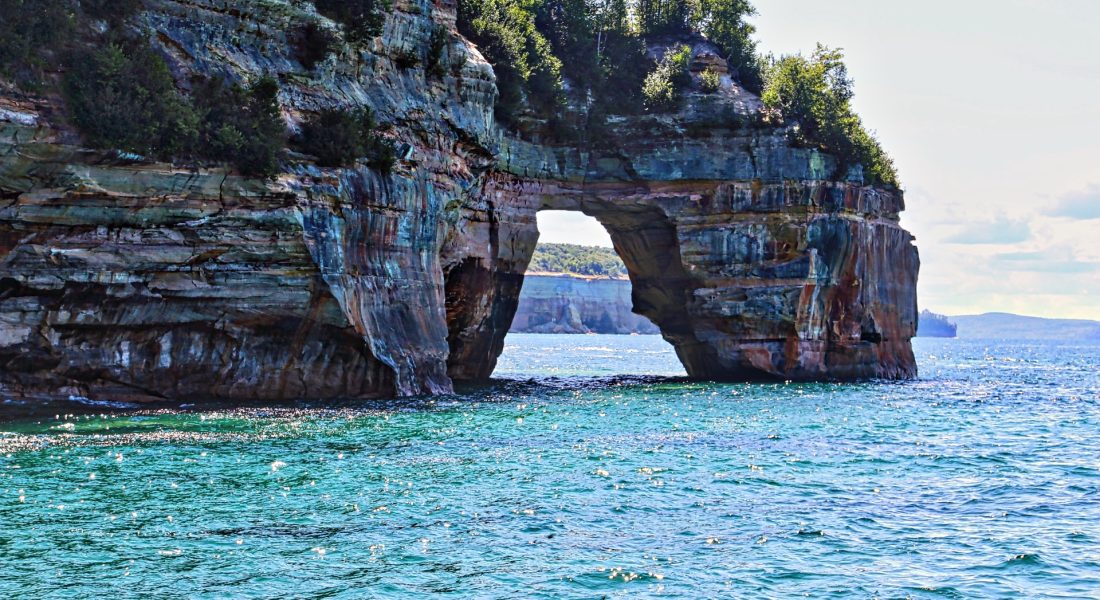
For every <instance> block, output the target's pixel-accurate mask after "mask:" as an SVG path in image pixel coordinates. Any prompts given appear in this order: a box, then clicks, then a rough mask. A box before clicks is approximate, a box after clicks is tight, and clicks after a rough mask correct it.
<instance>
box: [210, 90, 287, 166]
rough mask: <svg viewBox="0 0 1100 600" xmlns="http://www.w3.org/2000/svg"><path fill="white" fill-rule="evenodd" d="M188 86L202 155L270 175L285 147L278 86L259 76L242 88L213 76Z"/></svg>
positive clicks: (284, 131)
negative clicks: (195, 112)
mask: <svg viewBox="0 0 1100 600" xmlns="http://www.w3.org/2000/svg"><path fill="white" fill-rule="evenodd" d="M193 90H194V91H193V93H192V97H193V101H194V104H195V109H196V111H197V113H198V114H199V116H200V121H201V124H202V127H201V133H200V140H201V146H200V148H201V154H202V156H203V158H206V159H210V160H215V161H219V162H226V163H231V164H233V165H234V166H236V167H237V169H238V170H239V171H240V172H241V173H243V174H245V175H254V176H261V177H272V176H274V175H275V174H276V173H277V172H278V167H279V162H278V159H279V152H280V151H281V150H282V148H283V147H284V146H285V145H286V125H285V124H284V122H283V118H282V115H281V114H280V110H279V97H278V96H279V84H278V83H277V82H276V81H275V80H274V79H272V78H270V77H265V78H262V79H260V80H258V81H257V82H256V83H254V84H253V85H252V86H250V87H249V88H248V89H245V88H242V87H240V86H239V85H236V84H233V85H227V84H226V83H225V82H224V81H223V80H222V79H221V78H213V79H207V80H203V81H199V82H197V83H196V84H195V85H194V86H193Z"/></svg>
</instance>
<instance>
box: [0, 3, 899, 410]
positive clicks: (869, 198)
mask: <svg viewBox="0 0 1100 600" xmlns="http://www.w3.org/2000/svg"><path fill="white" fill-rule="evenodd" d="M231 4H232V6H230V5H229V4H227V3H225V2H222V1H219V0H152V1H150V2H147V4H146V6H147V10H146V12H144V13H143V14H142V15H141V18H140V25H141V27H142V28H143V30H144V31H147V32H148V34H149V37H150V40H151V42H152V43H153V45H154V46H155V47H157V48H159V49H160V50H161V51H162V52H163V53H164V54H165V56H166V57H167V59H168V61H169V64H170V66H171V68H172V69H173V72H174V73H175V74H176V75H177V77H179V79H180V81H185V80H187V78H188V77H189V75H192V74H196V73H201V74H206V75H213V74H221V75H225V76H227V77H228V78H229V79H231V80H241V81H249V80H251V79H253V78H255V77H258V76H259V75H260V74H263V73H268V74H274V75H276V76H277V77H278V78H279V81H280V86H281V92H280V101H281V103H282V105H283V108H284V115H285V117H286V118H287V121H288V125H289V126H290V127H291V128H295V127H297V126H298V125H299V124H300V123H301V121H302V119H303V118H305V117H306V116H308V115H309V114H311V113H312V112H314V111H317V110H320V109H322V108H326V107H332V106H345V107H346V106H369V107H371V108H372V109H373V110H374V111H375V113H376V115H377V116H378V118H379V120H380V121H381V122H383V123H387V124H389V125H391V126H392V129H391V132H392V133H391V135H393V136H394V138H395V141H396V142H398V143H399V147H400V148H401V151H402V160H400V161H399V162H398V164H397V166H396V167H395V169H394V171H393V173H391V174H389V175H385V176H383V175H381V174H380V173H377V172H374V171H372V170H371V169H370V168H368V167H366V166H365V165H364V166H360V167H358V168H351V169H321V168H318V167H316V166H313V165H312V164H311V163H310V162H309V161H308V160H296V159H292V160H288V162H287V164H286V168H285V172H283V173H282V174H281V175H280V176H278V177H277V178H276V179H275V180H274V181H262V180H258V179H248V178H243V177H240V176H237V175H234V174H232V173H230V172H227V171H226V170H225V169H222V168H198V167H191V168H183V167H179V166H172V165H167V164H163V163H154V162H149V161H144V160H140V159H136V158H135V157H131V156H124V155H119V154H118V153H112V152H103V151H92V150H87V149H85V148H83V147H82V146H81V145H80V140H79V137H78V136H77V135H75V133H74V132H72V131H71V130H68V129H67V128H66V126H65V125H64V121H63V120H62V119H60V118H57V117H56V116H55V115H58V114H61V112H60V109H59V107H58V106H57V105H56V100H55V99H51V98H37V97H27V96H25V95H22V94H19V93H16V92H15V91H13V90H12V89H10V88H8V87H4V86H0V397H4V398H32V399H33V398H54V397H59V396H60V397H66V396H75V397H86V398H93V399H109V400H139V401H140V400H151V401H156V400H185V399H186V400H192V401H199V400H203V399H223V400H278V399H290V398H362V397H373V396H393V395H399V396H400V395H416V394H439V393H447V392H449V391H451V389H452V383H453V381H455V380H478V379H484V378H486V377H488V376H489V375H490V374H491V373H492V370H493V368H494V366H495V363H496V358H497V356H498V355H499V353H500V351H501V349H502V348H503V342H504V336H505V334H506V333H507V331H508V329H509V326H510V325H511V323H512V318H513V315H514V314H515V310H516V304H517V300H518V297H519V291H520V288H521V286H522V285H523V280H524V272H525V270H526V268H527V264H528V262H529V260H530V258H531V254H532V252H533V250H534V246H535V243H536V241H537V239H538V231H537V228H536V222H535V213H536V212H537V211H538V210H542V209H555V210H578V211H581V212H584V213H586V214H588V215H591V216H593V217H595V218H596V219H598V220H599V221H600V222H601V223H602V224H603V225H604V226H605V227H606V228H607V229H608V231H609V232H610V234H611V237H612V240H613V242H614V245H615V248H616V250H617V251H618V252H619V254H620V256H621V257H622V258H623V260H624V262H625V263H626V265H627V268H628V271H629V274H630V279H631V282H632V284H633V299H632V300H633V310H634V312H636V313H639V314H641V315H644V316H645V317H646V318H648V319H649V320H651V321H652V322H653V323H655V324H656V325H657V326H658V327H659V328H660V330H661V333H662V335H663V336H664V337H665V339H667V340H668V341H669V342H671V343H672V344H673V345H674V346H675V347H676V351H677V353H678V355H679V357H680V359H681V360H682V361H683V363H684V365H685V367H686V369H687V371H688V373H689V374H690V375H692V376H695V377H703V378H719V379H738V380H746V379H808V380H810V379H854V378H866V377H886V378H904V377H912V376H914V375H915V373H916V365H915V362H914V359H913V354H912V350H911V347H910V343H909V340H910V338H911V337H912V336H913V335H914V331H915V326H916V321H917V316H916V296H915V294H916V277H917V270H918V267H919V261H918V257H917V251H916V248H915V247H914V245H913V243H912V242H913V240H912V237H911V236H910V235H909V234H908V233H907V232H906V231H904V230H903V229H901V227H900V226H899V225H898V213H899V212H900V211H901V210H902V209H903V199H902V196H901V193H900V192H897V191H893V190H884V189H878V188H874V187H869V186H865V185H863V184H862V183H861V178H862V177H861V173H860V171H859V169H858V168H856V169H852V170H850V171H848V172H847V173H841V174H838V173H837V168H836V161H835V160H834V159H833V158H832V157H830V156H828V155H826V154H823V153H820V152H818V151H816V150H813V149H806V148H799V147H795V146H794V145H792V143H791V142H790V141H789V137H790V135H789V133H790V131H789V130H788V129H787V128H785V127H779V126H772V125H764V124H761V123H760V122H759V121H758V119H756V117H755V115H756V113H757V111H758V109H759V106H760V105H759V100H758V99H757V98H756V97H755V96H752V95H751V94H749V93H747V92H745V91H744V90H742V89H741V88H740V87H738V86H737V85H736V83H735V82H733V81H732V80H730V79H729V76H728V75H725V76H724V80H723V85H722V88H721V89H720V90H719V91H718V92H717V93H714V94H702V93H697V92H691V93H688V94H687V97H686V98H685V101H684V103H683V108H682V109H681V110H679V111H678V112H675V113H672V114H667V115H659V116H654V115H644V116H636V117H629V118H623V117H618V118H612V120H611V121H610V123H609V124H608V127H607V133H606V135H605V136H603V137H601V139H599V140H596V141H594V142H590V143H587V144H584V145H581V146H579V147H578V146H573V147H569V146H560V145H554V144H551V143H549V142H545V141H541V140H540V139H539V136H538V135H528V136H527V137H526V139H520V138H519V137H516V136H513V135H509V134H506V133H505V132H504V131H503V130H502V129H501V128H499V127H498V126H497V125H496V124H495V123H494V120H493V103H494V98H495V95H496V87H495V82H494V76H493V72H492V69H491V67H490V66H489V65H488V64H487V63H486V62H485V61H484V59H483V58H482V57H481V55H480V54H479V53H478V51H477V49H476V48H475V47H473V46H472V45H471V44H470V43H469V42H467V41H465V40H464V39H462V38H461V36H459V35H458V34H457V32H456V31H455V30H454V18H455V9H454V5H453V3H449V2H441V3H431V2H426V1H420V0H398V1H397V2H396V3H395V9H394V11H393V12H392V14H391V15H390V16H389V17H388V18H387V21H386V25H385V31H384V33H383V35H382V36H381V37H380V38H378V39H376V40H374V41H373V42H372V43H371V44H370V45H369V46H368V47H365V48H364V47H352V46H349V45H343V46H340V47H339V48H338V51H337V52H336V53H335V54H334V55H331V56H329V57H328V58H327V59H326V60H325V61H323V62H322V63H321V64H319V65H317V66H316V67H315V68H314V69H312V70H307V69H306V68H305V67H303V66H302V65H301V64H299V62H298V61H297V60H296V58H295V55H294V51H293V48H292V43H291V40H290V37H291V36H292V35H293V31H294V27H295V26H296V24H300V23H301V22H303V20H306V21H309V20H313V21H316V22H317V23H319V24H321V25H322V26H325V27H332V28H334V29H335V27H336V26H335V24H333V23H331V22H330V21H328V20H327V19H325V18H323V17H321V16H319V15H317V14H316V13H315V12H314V11H313V9H312V7H311V5H310V4H309V3H305V2H289V1H279V0H242V1H240V2H234V3H231ZM435 24H441V25H443V26H445V27H447V28H448V30H449V31H450V32H451V39H450V43H449V44H448V45H447V48H446V50H445V53H444V60H446V61H447V63H448V64H449V65H452V68H449V69H444V73H443V74H442V75H437V74H429V73H427V72H426V71H425V70H424V69H423V68H422V67H420V66H417V67H411V68H408V67H407V61H400V60H397V57H401V56H407V55H408V53H409V52H412V53H423V52H425V51H426V50H425V49H426V48H427V46H428V43H429V37H430V35H431V30H432V27H433V26H434V25H435ZM693 43H694V45H695V47H694V52H695V53H696V54H697V55H699V56H704V55H706V54H707V53H710V54H715V52H714V49H713V47H711V46H709V44H707V43H706V42H705V41H702V40H696V41H695V42H693ZM707 61H713V57H712V56H706V60H704V61H701V62H707ZM401 65H404V67H405V68H403V66H401Z"/></svg>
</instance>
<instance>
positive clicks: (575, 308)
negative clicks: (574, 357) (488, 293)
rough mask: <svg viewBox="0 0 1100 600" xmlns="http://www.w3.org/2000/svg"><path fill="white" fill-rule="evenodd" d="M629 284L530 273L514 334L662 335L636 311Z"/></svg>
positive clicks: (525, 278) (514, 318) (609, 279)
mask: <svg viewBox="0 0 1100 600" xmlns="http://www.w3.org/2000/svg"><path fill="white" fill-rule="evenodd" d="M633 306H634V303H633V301H632V300H631V295H630V281H629V280H627V279H612V278H608V277H588V276H582V275H570V274H567V273H539V274H530V273H529V274H527V275H526V276H524V278H523V290H522V291H521V292H520V294H519V305H518V306H517V308H516V314H515V317H513V318H512V328H511V331H514V332H517V333H619V334H625V333H645V334H655V333H660V330H659V329H657V326H656V325H654V324H653V323H651V322H650V321H649V319H646V318H645V317H642V316H640V315H636V314H634V312H633V310H632V309H633Z"/></svg>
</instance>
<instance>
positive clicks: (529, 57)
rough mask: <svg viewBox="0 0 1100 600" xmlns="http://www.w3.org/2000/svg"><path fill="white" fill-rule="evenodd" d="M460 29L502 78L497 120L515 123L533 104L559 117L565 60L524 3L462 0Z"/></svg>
mask: <svg viewBox="0 0 1100 600" xmlns="http://www.w3.org/2000/svg"><path fill="white" fill-rule="evenodd" d="M458 29H459V31H460V32H461V33H462V34H463V35H465V36H466V37H468V38H470V40H472V41H473V42H474V43H476V44H477V45H478V48H479V49H480V50H481V52H482V53H483V54H484V55H485V59H486V60H487V61H489V63H490V64H491V65H493V72H494V73H496V76H497V90H498V93H499V95H498V97H497V104H496V114H497V118H498V119H500V120H501V121H502V122H504V123H510V122H512V121H513V120H514V119H515V117H516V116H517V115H518V113H519V111H520V110H521V109H522V108H523V105H524V102H525V100H526V102H527V104H528V105H530V106H531V107H533V108H534V109H535V110H538V111H540V112H542V113H544V114H553V113H554V112H556V110H557V108H558V107H559V106H560V105H561V103H562V100H563V99H562V93H561V89H562V88H561V61H560V60H558V58H557V57H556V56H554V54H553V52H552V51H551V48H550V43H549V42H548V41H547V40H546V38H545V37H544V36H543V35H542V34H541V33H539V31H538V29H537V28H536V27H535V17H534V12H533V11H532V10H531V9H530V8H529V7H528V6H527V4H525V3H523V2H522V1H521V0H459V3H458Z"/></svg>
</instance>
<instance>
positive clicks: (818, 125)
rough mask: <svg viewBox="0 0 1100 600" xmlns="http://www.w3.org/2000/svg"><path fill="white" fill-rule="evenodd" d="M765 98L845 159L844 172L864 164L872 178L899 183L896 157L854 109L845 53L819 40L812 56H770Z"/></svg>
mask: <svg viewBox="0 0 1100 600" xmlns="http://www.w3.org/2000/svg"><path fill="white" fill-rule="evenodd" d="M764 79H765V81H766V84H765V86H764V93H763V95H762V96H761V100H763V101H764V104H765V106H768V107H769V108H773V109H778V110H779V111H781V112H782V114H783V115H784V116H785V117H787V118H790V119H794V120H796V121H798V123H799V126H800V130H799V134H800V136H801V137H802V138H803V141H805V142H808V143H811V144H814V145H817V146H819V147H820V148H821V149H822V150H825V151H826V152H829V153H831V154H833V155H834V156H836V157H837V158H839V159H840V162H841V164H840V170H841V173H843V172H844V171H846V170H847V167H849V166H853V165H856V164H861V165H863V171H864V178H865V179H866V180H867V181H868V182H869V183H874V184H884V185H890V186H895V187H896V186H897V185H898V174H897V170H896V169H895V168H894V161H893V160H891V159H890V157H889V156H888V155H887V154H886V152H885V151H884V150H883V149H882V146H880V145H879V143H878V141H877V140H876V139H875V137H874V136H873V135H872V134H871V133H869V132H868V131H867V129H866V128H865V127H864V126H863V122H862V121H861V120H860V118H859V116H857V115H856V114H855V111H853V110H852V104H851V99H852V95H853V91H852V80H851V78H849V77H848V69H847V67H845V66H844V54H843V52H841V51H840V50H834V49H830V48H827V47H825V46H822V45H821V44H818V46H817V49H816V50H815V51H814V53H813V54H811V55H810V56H808V57H807V56H803V55H801V54H795V55H792V56H784V57H782V58H779V59H774V58H771V59H769V61H768V65H767V67H766V73H765V77H764Z"/></svg>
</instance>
